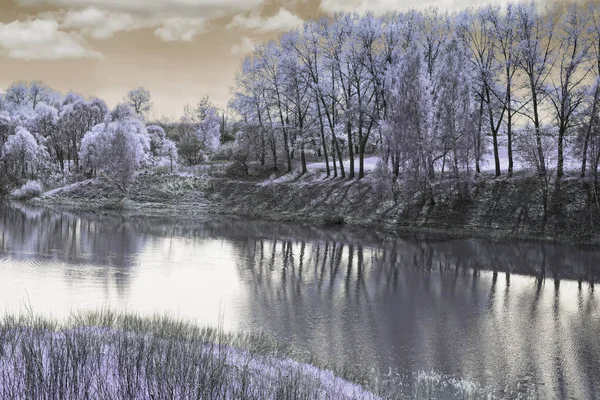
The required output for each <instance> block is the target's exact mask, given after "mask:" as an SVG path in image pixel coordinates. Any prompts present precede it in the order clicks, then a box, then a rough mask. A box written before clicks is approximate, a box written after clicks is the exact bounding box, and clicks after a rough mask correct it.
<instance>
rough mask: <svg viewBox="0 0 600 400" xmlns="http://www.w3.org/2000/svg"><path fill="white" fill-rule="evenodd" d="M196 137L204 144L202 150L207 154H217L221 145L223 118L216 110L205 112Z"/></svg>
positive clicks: (209, 109)
mask: <svg viewBox="0 0 600 400" xmlns="http://www.w3.org/2000/svg"><path fill="white" fill-rule="evenodd" d="M196 135H197V136H198V139H199V140H200V143H202V150H203V151H204V152H205V153H206V154H210V153H213V152H215V151H216V150H217V149H218V148H219V145H220V144H221V117H220V116H219V113H218V112H217V110H216V108H214V107H210V108H207V109H206V110H204V118H203V119H202V120H201V121H199V122H198V125H197V128H196Z"/></svg>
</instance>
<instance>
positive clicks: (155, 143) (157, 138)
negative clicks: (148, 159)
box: [146, 125, 167, 156]
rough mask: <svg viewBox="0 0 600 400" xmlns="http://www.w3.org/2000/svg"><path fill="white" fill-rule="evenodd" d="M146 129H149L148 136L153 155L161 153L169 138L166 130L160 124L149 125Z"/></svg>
mask: <svg viewBox="0 0 600 400" xmlns="http://www.w3.org/2000/svg"><path fill="white" fill-rule="evenodd" d="M146 130H147V131H148V137H149V139H150V151H151V152H152V155H154V156H158V155H160V154H161V152H162V148H163V146H164V143H165V140H167V135H166V133H165V130H164V129H163V128H162V127H160V126H158V125H150V126H147V127H146Z"/></svg>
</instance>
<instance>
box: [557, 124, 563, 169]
mask: <svg viewBox="0 0 600 400" xmlns="http://www.w3.org/2000/svg"><path fill="white" fill-rule="evenodd" d="M561 125H563V124H561ZM564 138H565V128H564V126H561V127H560V128H559V129H558V160H557V162H556V179H557V180H560V178H562V176H563V174H564V171H563V165H564Z"/></svg>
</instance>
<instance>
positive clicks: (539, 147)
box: [529, 76, 546, 176]
mask: <svg viewBox="0 0 600 400" xmlns="http://www.w3.org/2000/svg"><path fill="white" fill-rule="evenodd" d="M529 81H530V85H531V99H532V105H533V125H534V128H535V141H536V144H537V152H538V158H539V164H540V170H539V173H540V175H542V176H545V175H546V161H545V159H544V149H543V147H542V131H541V128H540V116H539V112H538V100H537V92H536V91H535V84H534V82H533V77H532V76H530V78H529Z"/></svg>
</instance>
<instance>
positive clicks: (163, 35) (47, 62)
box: [0, 0, 483, 118]
mask: <svg viewBox="0 0 600 400" xmlns="http://www.w3.org/2000/svg"><path fill="white" fill-rule="evenodd" d="M479 4H483V3H482V1H481V0H419V1H416V0H0V89H4V88H6V87H7V86H8V85H9V84H10V83H11V82H15V81H32V80H41V81H43V82H44V83H46V84H47V85H49V86H51V87H52V88H54V89H56V90H59V91H61V92H64V93H66V92H68V91H75V92H78V93H81V94H83V95H84V96H96V97H100V98H102V99H104V100H105V101H106V102H107V103H108V105H109V106H114V105H115V104H117V103H118V102H119V101H121V100H122V99H123V97H124V96H125V94H126V93H127V91H128V90H129V89H132V88H135V87H138V86H144V87H146V88H147V89H148V90H150V93H151V95H152V100H153V103H154V110H153V115H152V116H153V117H155V118H159V117H161V116H166V117H169V118H177V117H179V116H180V115H181V114H182V112H183V108H184V106H185V105H186V104H195V103H197V102H198V100H199V99H200V98H201V97H203V96H205V95H207V96H209V97H210V98H211V100H212V102H213V103H215V104H217V105H219V106H225V105H226V104H227V101H228V99H229V98H230V97H231V87H232V85H233V83H234V77H235V73H236V70H237V69H238V68H239V66H240V63H241V61H242V60H243V58H244V56H246V55H247V54H249V53H250V52H251V51H252V49H253V46H254V44H255V43H260V42H264V41H267V40H269V39H276V38H277V37H278V36H280V35H281V34H282V33H283V32H285V31H288V30H290V29H294V28H296V27H299V26H300V25H301V24H302V22H303V21H304V20H307V19H314V18H318V17H320V16H327V15H333V13H335V12H336V11H359V12H364V11H366V10H373V11H374V12H376V13H384V12H386V11H398V10H404V9H408V8H410V7H418V8H423V7H428V6H437V7H439V8H440V9H447V10H455V9H460V8H464V7H468V6H472V5H479Z"/></svg>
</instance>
